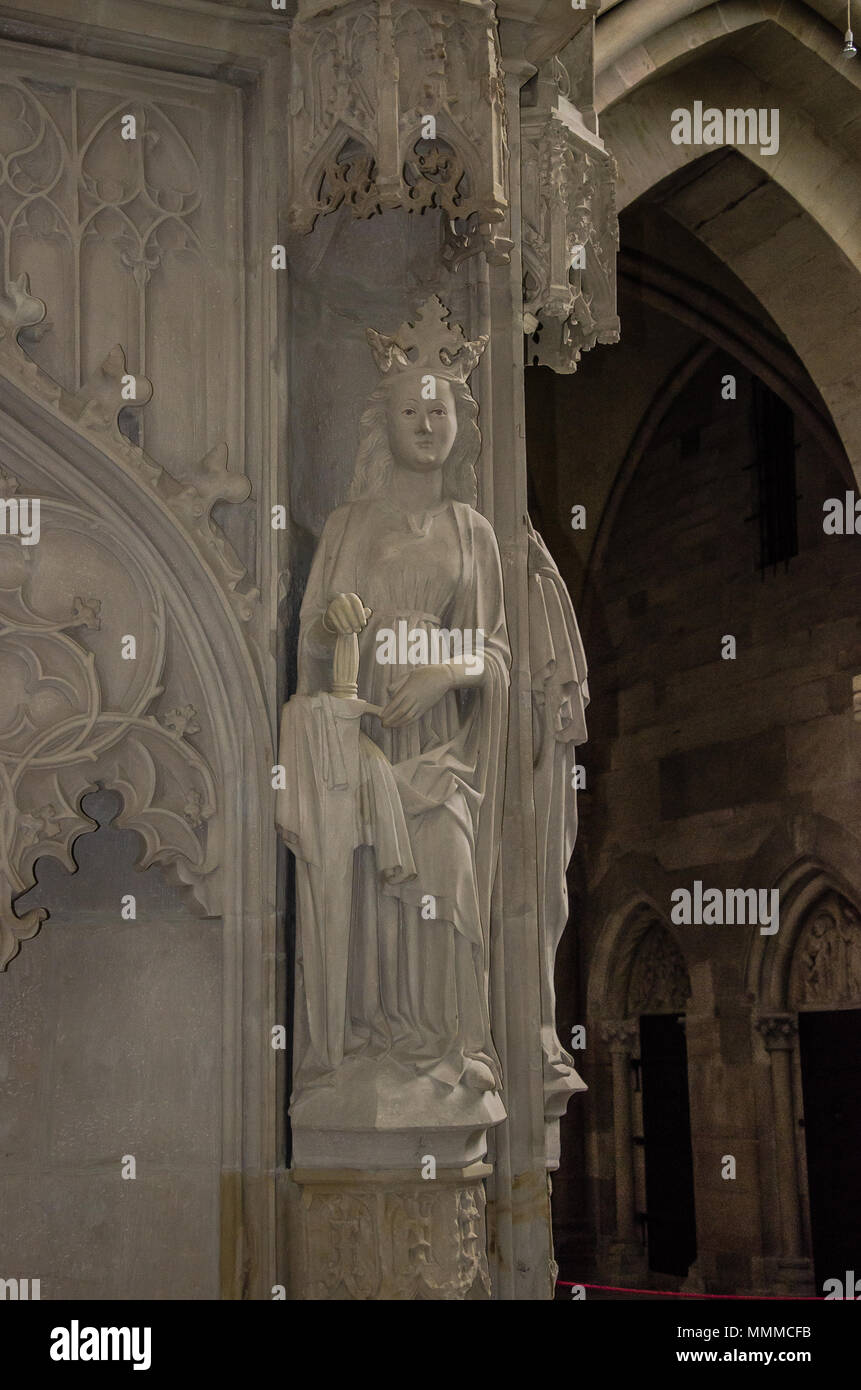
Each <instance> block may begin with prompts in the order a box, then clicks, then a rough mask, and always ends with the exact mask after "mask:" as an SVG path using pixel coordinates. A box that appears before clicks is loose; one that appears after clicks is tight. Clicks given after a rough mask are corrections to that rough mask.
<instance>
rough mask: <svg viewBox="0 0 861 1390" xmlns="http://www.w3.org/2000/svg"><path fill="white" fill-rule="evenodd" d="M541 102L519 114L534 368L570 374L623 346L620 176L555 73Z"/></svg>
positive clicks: (540, 88)
mask: <svg viewBox="0 0 861 1390" xmlns="http://www.w3.org/2000/svg"><path fill="white" fill-rule="evenodd" d="M536 96H537V103H536V105H534V106H531V107H530V106H525V107H524V108H523V110H522V113H521V130H522V137H523V145H522V167H523V265H524V284H523V305H524V326H525V329H526V331H527V332H528V333H530V334H531V335H532V336H531V340H530V355H531V357H532V359H533V360H534V361H535V362H537V363H540V364H541V365H544V366H548V367H552V368H553V370H554V371H557V372H563V373H567V372H573V371H575V370H576V368H577V363H578V362H579V360H580V354H581V352H585V351H588V350H589V349H590V348H593V347H594V346H595V344H596V343H615V342H618V340H619V318H618V314H617V313H616V254H617V252H618V249H619V226H618V219H617V216H616V202H615V189H614V179H615V173H616V170H615V164H614V161H613V159H612V156H611V155H610V154H609V153H608V151H607V150H606V149H605V147H604V145H603V143H602V141H601V140H600V139H599V138H598V136H597V135H594V134H593V133H592V131H591V130H589V129H588V128H587V126H586V125H585V124H584V122H583V121H582V119H581V117H580V114H579V112H578V111H577V110H576V108H575V107H574V106H572V104H571V103H570V102H569V101H568V100H567V97H566V96H565V95H563V93H562V92H561V91H560V90H559V89H558V85H557V82H556V80H555V74H545V75H542V76H541V78H540V79H539V81H538V83H537V87H536Z"/></svg>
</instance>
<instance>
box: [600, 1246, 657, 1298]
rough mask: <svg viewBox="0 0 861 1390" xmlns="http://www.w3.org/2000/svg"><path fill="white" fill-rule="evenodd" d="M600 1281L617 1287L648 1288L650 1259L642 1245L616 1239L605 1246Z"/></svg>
mask: <svg viewBox="0 0 861 1390" xmlns="http://www.w3.org/2000/svg"><path fill="white" fill-rule="evenodd" d="M599 1274H600V1279H599V1282H600V1283H602V1284H607V1285H609V1286H610V1287H612V1288H617V1289H620V1288H621V1289H645V1288H648V1278H649V1260H648V1256H647V1254H646V1252H645V1251H644V1249H643V1247H642V1245H639V1244H635V1243H634V1242H629V1241H625V1240H614V1241H611V1242H610V1243H609V1245H608V1246H607V1247H606V1248H605V1250H604V1253H603V1257H602V1259H601V1265H600V1270H599Z"/></svg>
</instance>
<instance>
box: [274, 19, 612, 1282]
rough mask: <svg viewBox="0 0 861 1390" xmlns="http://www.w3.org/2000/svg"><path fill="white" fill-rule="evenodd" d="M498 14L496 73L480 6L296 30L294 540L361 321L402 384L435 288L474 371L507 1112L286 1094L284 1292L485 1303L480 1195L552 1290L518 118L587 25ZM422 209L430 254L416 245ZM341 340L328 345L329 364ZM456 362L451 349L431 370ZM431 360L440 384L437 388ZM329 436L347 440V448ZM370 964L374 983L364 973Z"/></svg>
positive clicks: (496, 966) (378, 1068) (506, 1260)
mask: <svg viewBox="0 0 861 1390" xmlns="http://www.w3.org/2000/svg"><path fill="white" fill-rule="evenodd" d="M500 13H502V14H503V24H502V28H503V30H504V31H505V42H503V44H502V58H503V59H504V61H501V57H500V42H499V28H500V26H499V25H498V21H497V10H496V7H495V6H494V5H493V4H492V3H491V0H433V3H431V2H430V0H326V2H325V3H324V2H323V0H300V3H299V7H298V12H297V16H296V20H295V22H294V24H293V27H292V30H291V55H292V56H291V63H292V69H291V71H292V92H291V116H290V122H289V137H290V155H291V158H290V161H289V176H288V177H289V196H288V214H287V221H288V226H289V229H290V233H291V234H292V241H291V244H290V253H289V258H290V263H291V264H290V269H291V271H292V279H293V286H292V291H291V292H292V294H293V296H294V308H293V318H292V322H293V324H294V328H293V332H294V333H295V334H297V335H298V338H299V341H300V342H301V333H302V329H300V328H298V327H297V326H296V325H298V324H299V323H300V315H299V314H297V312H296V306H297V305H298V306H299V309H300V311H301V314H302V316H303V317H301V323H302V325H303V327H307V332H308V334H309V335H311V336H313V337H314V342H315V349H316V352H317V356H316V357H314V359H313V360H314V368H313V378H314V379H313V380H312V379H311V374H310V369H309V367H308V362H309V361H310V360H311V358H310V356H309V354H308V353H307V352H306V351H303V352H301V353H296V354H294V359H293V363H294V368H295V370H294V374H293V379H292V382H291V391H293V392H294V393H295V394H296V396H297V402H296V403H297V404H301V406H302V412H301V413H302V422H301V426H300V427H299V429H300V437H298V438H297V440H296V445H297V447H296V450H295V452H296V455H297V457H298V458H300V459H304V458H305V456H306V455H309V456H310V455H313V464H301V463H300V467H305V468H306V469H307V472H306V473H305V474H303V475H302V476H303V478H304V479H305V483H306V486H305V493H306V494H313V501H314V505H313V506H312V507H310V508H309V507H308V505H307V502H304V501H303V499H301V498H300V499H298V500H299V502H300V506H303V507H304V510H305V512H306V513H309V512H310V515H305V516H300V517H299V518H298V520H299V524H300V525H303V526H304V528H305V530H306V531H307V532H311V533H313V535H315V536H316V535H318V534H319V529H320V526H321V524H322V521H323V520H324V519H325V517H326V515H327V514H328V511H329V509H330V506H335V505H337V503H338V502H341V501H343V499H344V497H345V496H346V491H347V487H348V486H349V476H346V477H343V478H342V477H341V476H340V475H339V474H338V473H337V469H339V468H341V467H342V466H343V465H342V463H341V462H340V461H339V460H343V458H344V457H345V454H346V456H347V457H349V453H348V452H346V451H347V449H348V448H349V447H351V446H352V445H353V442H354V437H355V422H356V421H357V420H358V419H359V417H360V415H361V411H362V409H364V402H365V399H366V397H367V394H368V391H369V390H370V387H371V385H372V380H371V379H369V378H368V376H367V374H366V368H365V366H364V361H365V356H366V355H367V344H365V343H364V342H363V343H362V344H361V349H360V351H356V346H357V345H356V341H355V340H356V338H357V337H358V334H359V331H360V330H359V329H358V328H357V325H361V326H362V330H363V328H364V326H369V327H372V328H373V329H374V330H375V334H374V341H375V343H376V345H377V349H378V351H377V353H376V354H375V355H376V356H379V353H380V351H383V350H388V351H390V353H391V352H394V357H393V358H392V357H391V356H390V357H389V360H388V361H387V362H386V363H384V364H382V365H381V364H380V362H379V361H378V362H377V365H378V367H379V369H380V371H381V372H383V373H384V374H385V373H387V372H388V371H389V369H390V368H391V365H392V361H394V362H395V363H396V364H397V367H399V368H403V367H404V359H403V357H401V356H398V352H399V351H400V350H405V349H406V347H407V346H409V345H408V344H407V342H406V338H404V337H403V335H401V338H400V339H398V340H397V341H396V340H395V338H394V337H389V336H388V330H389V328H390V327H391V326H393V325H394V324H396V323H397V321H398V319H397V317H396V314H397V315H399V316H400V315H403V314H404V313H406V314H407V317H408V322H407V323H406V324H405V325H402V326H401V327H402V328H406V329H408V330H411V329H413V328H415V323H416V320H415V311H416V305H417V301H419V300H423V301H424V303H423V307H422V314H425V312H426V310H427V305H428V304H429V303H430V300H424V296H425V295H427V294H428V292H429V291H431V290H432V291H433V292H434V294H435V295H436V294H438V295H439V296H440V297H441V299H442V300H443V301H444V304H445V307H446V309H450V310H451V311H452V321H453V322H454V321H455V320H456V321H457V322H458V323H460V324H462V325H463V328H464V331H465V334H466V337H467V338H468V339H469V343H468V344H466V347H468V348H469V350H470V351H471V352H473V355H474V361H473V363H472V366H476V363H478V360H479V358H481V362H480V365H478V366H477V367H476V370H475V374H474V382H475V386H476V398H477V401H478V405H479V407H480V414H479V419H478V427H479V430H480V433H481V439H482V444H483V447H482V453H481V461H480V465H479V468H478V473H479V494H478V509H479V510H480V511H481V513H482V514H483V516H484V517H485V518H486V519H487V520H488V521H490V523H491V525H492V527H493V529H494V531H495V534H496V541H497V544H498V549H499V555H500V559H501V568H502V577H503V584H504V607H505V618H506V623H507V628H508V639H509V644H510V648H511V667H510V697H509V711H510V713H509V716H508V718H507V723H506V724H505V726H504V734H505V743H504V755H503V756H502V757H501V758H498V759H496V763H495V764H494V765H495V766H499V767H500V769H501V766H502V763H503V762H504V765H505V777H504V783H503V782H502V780H500V783H499V786H500V795H501V796H504V801H503V809H502V815H501V817H500V822H501V828H497V830H496V831H495V833H496V836H497V840H498V844H499V854H498V861H499V868H498V870H497V872H496V878H495V883H494V885H493V895H492V911H491V914H490V918H489V920H490V921H491V922H492V928H491V931H490V933H489V936H490V952H489V957H490V958H489V969H488V971H487V974H488V975H489V980H488V982H487V983H488V990H489V1005H490V1020H491V1031H492V1035H493V1043H494V1046H495V1048H496V1051H497V1053H498V1057H499V1061H500V1063H501V1069H502V1078H503V1080H502V1091H501V1097H502V1098H500V1094H499V1093H498V1092H497V1091H496V1090H493V1091H489V1090H488V1091H481V1090H479V1091H476V1092H475V1093H474V1095H473V1096H472V1097H471V1099H470V1101H469V1104H468V1105H465V1104H464V1105H462V1104H460V1102H459V1101H458V1102H457V1103H452V1102H451V1101H450V1100H446V1104H445V1105H442V1104H440V1105H439V1106H437V1101H438V1099H439V1096H441V1095H443V1093H442V1091H439V1092H436V1091H434V1090H433V1088H432V1078H430V1077H420V1078H418V1079H413V1078H410V1077H407V1080H406V1082H404V1081H403V1078H402V1077H401V1078H400V1079H398V1077H396V1076H395V1073H394V1072H392V1074H391V1076H389V1071H388V1069H389V1064H390V1061H391V1059H389V1060H388V1061H387V1060H386V1059H384V1058H381V1059H380V1060H379V1062H378V1064H376V1065H375V1066H374V1067H366V1068H365V1071H364V1072H363V1073H362V1078H363V1086H359V1085H357V1084H353V1080H352V1076H351V1079H346V1078H347V1070H346V1069H345V1068H344V1067H342V1066H341V1064H340V1062H338V1061H337V1060H336V1063H335V1064H334V1065H333V1075H334V1074H335V1073H338V1075H335V1080H334V1081H333V1082H332V1084H329V1083H328V1082H327V1083H326V1084H321V1085H319V1086H317V1085H308V1086H303V1085H302V1084H300V1085H299V1086H298V1087H294V1095H293V1099H292V1102H291V1120H292V1131H293V1138H294V1148H293V1156H292V1162H293V1168H292V1175H291V1181H290V1184H289V1194H290V1195H289V1205H290V1210H291V1222H292V1226H293V1230H294V1237H293V1247H294V1249H296V1250H299V1249H301V1250H303V1251H304V1255H303V1256H302V1259H301V1263H302V1266H303V1272H302V1274H301V1277H299V1278H298V1282H297V1276H296V1273H295V1271H294V1273H293V1275H291V1278H292V1279H293V1286H294V1296H297V1297H310V1298H341V1297H348V1298H356V1299H386V1298H398V1299H400V1298H441V1299H459V1298H481V1297H486V1296H487V1295H488V1289H489V1285H488V1259H487V1256H486V1254H485V1249H486V1246H485V1240H486V1236H485V1228H484V1201H485V1195H484V1188H483V1180H484V1178H485V1177H488V1178H489V1179H490V1181H489V1182H488V1203H489V1206H488V1215H489V1220H488V1226H489V1227H490V1240H489V1246H490V1250H491V1252H492V1254H491V1256H490V1274H491V1277H492V1278H493V1285H494V1293H495V1296H496V1297H501V1298H506V1299H508V1298H551V1297H552V1296H553V1274H554V1265H553V1260H552V1242H551V1231H550V1206H549V1194H548V1182H547V1174H546V1153H545V1104H544V1094H543V1085H542V1073H541V1065H540V1060H541V1056H542V1037H541V1024H542V1008H541V959H540V946H539V930H538V906H537V904H538V890H537V879H536V865H535V859H536V827H535V817H534V801H533V787H532V781H533V772H534V769H533V763H534V759H533V746H532V709H531V693H532V673H531V670H530V646H529V614H528V575H527V552H528V523H527V516H526V512H527V490H526V458H525V426H524V404H523V328H524V319H523V267H522V261H521V254H520V251H521V242H522V236H523V229H522V220H523V219H522V214H521V206H520V182H521V180H520V123H519V105H520V89H521V87H522V86H523V84H524V83H525V82H526V80H527V79H528V78H529V77H530V76H531V75H532V74H534V73H535V71H536V68H537V67H538V66H539V64H540V63H542V62H544V61H545V60H546V59H547V58H548V57H549V55H550V54H551V53H552V52H554V51H557V50H558V49H559V48H561V47H562V46H563V45H564V43H565V41H566V40H567V38H569V37H570V35H571V34H572V33H573V32H576V30H577V29H578V28H581V27H583V26H584V25H588V24H590V23H591V15H590V13H589V12H587V11H578V10H575V9H574V8H573V7H568V6H565V5H560V6H559V7H558V14H557V16H556V19H555V21H554V24H553V25H550V24H549V21H545V20H544V19H543V18H542V20H541V22H540V23H539V22H538V21H536V18H535V14H534V10H533V7H532V6H530V5H528V4H527V3H524V2H523V0H513V2H512V3H510V4H507V5H506V6H505V7H504V12H503V10H502V9H501V10H500ZM571 177H572V179H573V188H574V191H575V192H577V191H578V190H579V192H578V198H579V202H580V203H583V202H584V197H585V195H584V193H583V190H582V189H581V184H583V181H584V170H583V168H581V167H580V166H579V165H578V166H577V167H576V168H574V166H572V173H571ZM586 201H588V200H586ZM435 209H436V210H438V212H439V214H441V215H440V216H439V222H440V223H441V226H440V227H439V228H438V229H436V230H437V231H439V232H442V235H441V236H438V235H437V234H436V232H435V233H434V235H431V232H433V231H434V228H433V220H434V218H435V217H436V216H437V214H436V213H435V212H434V210H435ZM408 213H425V214H427V215H426V216H424V217H409V218H407V214H408ZM330 214H334V218H335V219H336V221H337V225H338V228H339V232H338V235H337V236H335V235H333V233H332V230H331V220H330V217H329V215H330ZM350 214H353V216H354V217H355V219H356V221H355V223H353V224H352V227H353V232H351V230H350V224H349V223H348V218H349V215H350ZM378 214H382V217H378ZM369 219H370V220H369ZM327 223H328V225H329V231H328V232H327V230H326V226H327ZM377 228H379V231H377V230H376V229H377ZM373 233H376V235H374V234H373ZM287 239H288V240H290V237H289V236H288V238H287ZM303 239H304V244H300V243H303ZM311 243H313V245H312V244H311ZM347 247H348V248H349V250H350V251H351V254H350V255H349V256H347V254H346V250H345V248H347ZM390 252H391V254H390ZM342 256H343V257H344V258H345V259H344V263H342V261H341V260H339V257H342ZM347 260H348V261H349V264H348V265H347V264H346V261H347ZM419 282H420V283H421V287H422V293H421V294H419V293H417V292H416V291H417V289H418V283H419ZM435 302H436V303H437V306H438V308H440V309H441V308H442V307H443V305H442V304H440V303H439V301H435ZM427 312H430V310H427ZM380 330H382V331H380ZM400 331H401V330H397V332H398V333H400ZM422 331H423V330H422ZM458 331H459V330H458ZM336 335H338V336H339V337H340V336H342V337H343V345H341V344H340V343H339V352H338V353H333V352H332V350H331V342H332V341H333V339H334V337H335V336H336ZM351 335H352V336H351ZM362 336H364V334H363V331H362ZM381 345H382V347H381ZM455 349H456V350H455ZM455 349H453V350H452V351H453V352H454V357H456V356H457V355H458V353H460V351H461V347H460V345H458V344H456V345H455ZM454 357H453V356H452V353H450V352H447V353H446V356H445V358H443V359H442V361H443V364H444V368H445V367H448V368H451V365H452V362H453V360H454ZM410 360H411V361H412V360H413V359H412V358H410ZM423 360H424V359H423ZM439 360H440V359H439V358H438V359H437V361H436V366H435V367H433V368H432V370H434V371H436V372H438V373H440V374H441V375H442V376H445V370H442V371H441V369H440V365H439ZM397 367H396V369H397ZM471 370H472V367H470V368H469V369H464V372H463V373H462V374H461V377H460V381H461V383H462V382H463V381H465V378H466V376H467V375H469V371H471ZM363 374H365V375H363ZM297 415H298V412H297V411H295V410H294V412H293V417H294V422H295V420H296V418H297ZM306 418H307V420H308V421H310V424H309V425H308V426H307V439H306V437H305V434H304V433H302V431H303V430H305V428H306V426H305V420H306ZM340 426H348V427H349V431H350V435H349V439H347V438H346V437H345V438H341V437H340V435H339V427H340ZM294 428H296V426H295V424H294ZM341 433H343V431H341ZM308 441H310V444H309V442H308ZM327 462H328V469H327ZM291 488H292V484H291ZM315 489H318V490H319V492H315ZM323 492H325V494H326V499H325V500H324V498H323V496H322V493H323ZM329 497H331V503H329V502H328V499H329ZM292 503H293V498H292V495H291V505H292ZM315 513H316V514H315ZM328 688H329V687H328V686H327V687H326V689H327V690H328ZM359 693H360V696H361V694H362V692H361V691H360V692H359ZM281 760H282V761H283V759H281ZM279 824H280V822H279ZM288 842H289V841H288ZM309 862H311V861H309ZM348 878H349V861H348V860H347V859H346V858H342V862H341V866H340V875H339V874H338V873H336V872H335V871H334V870H333V872H332V875H331V877H330V879H327V882H326V888H327V892H330V893H335V892H336V891H339V892H341V893H342V896H343V898H344V902H345V904H347V903H348V900H349V898H350V892H351V890H350V885H349V882H348ZM363 881H364V880H363ZM310 901H311V896H310V895H309V898H308V900H307V902H306V907H307V906H308V902H310ZM346 910H349V907H347V908H345V911H346ZM332 915H333V920H334V918H336V917H337V913H334V914H332ZM300 916H301V914H300ZM341 922H343V916H342V917H341ZM299 925H300V937H301V925H302V924H301V922H300V924H299ZM310 959H311V958H310V956H307V957H305V958H304V964H303V963H302V962H301V961H300V969H299V971H298V986H297V1029H298V1030H299V1031H297V1035H296V1038H295V1046H294V1057H295V1058H301V1055H302V1053H303V1052H305V1051H307V1045H308V1042H309V1039H308V1036H307V1033H303V1032H302V1029H303V1028H305V1026H306V1025H305V1024H304V1023H303V1022H302V1017H303V990H304V984H303V979H302V970H306V972H307V970H308V969H309V968H313V967H309V965H308V962H309V961H310ZM327 960H328V958H327ZM328 964H329V966H331V965H332V962H331V961H329V962H328ZM341 964H343V962H341ZM354 968H358V967H356V965H355V962H353V963H352V964H351V966H350V969H354ZM363 968H365V970H366V971H367V970H371V971H372V969H373V963H371V964H370V965H369V964H368V962H365V963H364V967H363ZM331 1012H332V1010H329V1013H331ZM335 1012H337V1010H336V1011H335ZM315 1045H316V1044H315ZM352 1071H355V1069H354V1068H353V1069H352ZM294 1080H295V1078H294ZM390 1082H391V1084H389V1083H390ZM419 1083H421V1084H419ZM425 1083H426V1084H425ZM457 1084H458V1086H459V1083H457ZM575 1088H576V1087H569V1089H575ZM461 1089H462V1088H461ZM459 1093H460V1091H459V1089H457V1088H456V1089H455V1090H454V1095H455V1098H456V1099H457V1096H458V1095H459ZM443 1099H444V1100H445V1099H446V1097H445V1096H443ZM556 1113H558V1112H556ZM553 1118H555V1115H554V1116H553ZM488 1145H489V1147H488ZM485 1154H487V1158H488V1162H487V1163H485V1162H484V1158H485ZM428 1163H430V1165H435V1171H434V1172H433V1173H432V1172H430V1171H426V1166H427V1165H428ZM491 1165H492V1167H491ZM491 1217H492V1219H490V1218H491ZM291 1258H292V1257H291ZM345 1271H348V1273H345Z"/></svg>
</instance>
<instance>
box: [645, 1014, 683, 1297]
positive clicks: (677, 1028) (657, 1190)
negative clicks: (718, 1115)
mask: <svg viewBox="0 0 861 1390" xmlns="http://www.w3.org/2000/svg"><path fill="white" fill-rule="evenodd" d="M640 1056H641V1058H642V1085H643V1143H644V1146H645V1155H646V1231H647V1235H648V1244H649V1269H651V1270H654V1271H655V1273H659V1274H676V1275H685V1274H687V1272H688V1270H689V1268H690V1266H691V1265H692V1264H693V1262H694V1260H695V1259H696V1255H697V1228H696V1216H695V1213H694V1164H693V1155H692V1153H691V1115H690V1107H689V1104H688V1050H687V1045H686V1043H685V1028H684V1015H683V1014H644V1015H642V1016H641V1018H640Z"/></svg>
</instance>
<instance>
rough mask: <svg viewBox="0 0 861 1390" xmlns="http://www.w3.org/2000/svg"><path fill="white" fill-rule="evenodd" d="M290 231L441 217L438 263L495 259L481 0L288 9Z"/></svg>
mask: <svg viewBox="0 0 861 1390" xmlns="http://www.w3.org/2000/svg"><path fill="white" fill-rule="evenodd" d="M291 46H292V83H293V97H292V101H291V121H290V169H289V179H290V214H289V220H290V226H291V227H292V228H293V229H294V230H296V231H300V232H309V231H311V229H312V228H313V226H314V223H315V221H316V219H317V217H318V216H320V215H321V214H325V213H329V212H333V211H334V210H335V209H336V208H338V207H340V206H341V204H342V203H343V204H346V205H347V206H349V207H350V208H351V209H352V211H353V213H354V215H355V216H357V217H370V216H371V215H372V214H374V213H376V212H384V211H385V210H386V209H387V208H406V209H407V210H408V211H410V212H425V211H426V210H427V209H428V208H431V207H436V208H440V209H442V211H443V212H444V213H445V216H446V218H447V224H448V236H447V252H446V259H447V260H448V261H450V262H451V263H454V264H457V263H458V262H459V261H460V260H462V259H463V258H464V257H465V256H469V255H473V254H474V253H475V252H477V251H484V252H485V254H486V255H487V258H488V260H490V261H491V262H492V263H499V262H504V261H507V260H508V257H509V252H510V250H511V242H510V241H508V240H507V239H506V238H504V237H501V236H500V235H499V234H498V224H499V223H500V222H501V221H502V220H503V218H504V217H505V214H506V211H507V208H508V200H507V194H506V182H505V180H506V169H505V161H506V154H507V150H506V137H505V100H504V85H503V78H502V73H501V69H500V63H499V46H498V41H497V37H496V23H495V17H494V6H493V4H492V3H491V0H472V3H469V4H464V3H462V0H436V3H425V2H423V0H418V3H416V0H364V3H340V4H338V3H335V4H332V5H329V6H327V7H326V8H325V9H324V10H322V11H321V10H320V9H319V6H317V7H315V6H314V5H313V4H311V3H306V4H303V5H300V9H299V14H298V16H297V19H296V22H295V24H294V26H293V29H292V32H291Z"/></svg>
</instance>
